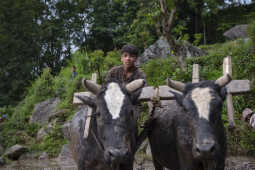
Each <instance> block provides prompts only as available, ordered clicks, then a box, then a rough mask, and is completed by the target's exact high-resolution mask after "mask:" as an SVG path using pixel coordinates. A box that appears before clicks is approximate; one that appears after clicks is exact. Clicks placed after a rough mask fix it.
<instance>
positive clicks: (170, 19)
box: [167, 7, 176, 33]
mask: <svg viewBox="0 0 255 170" xmlns="http://www.w3.org/2000/svg"><path fill="white" fill-rule="evenodd" d="M175 14H176V7H174V8H173V9H172V11H171V14H170V17H169V19H168V22H167V32H168V33H170V32H171V29H172V26H173V23H174V17H175Z"/></svg>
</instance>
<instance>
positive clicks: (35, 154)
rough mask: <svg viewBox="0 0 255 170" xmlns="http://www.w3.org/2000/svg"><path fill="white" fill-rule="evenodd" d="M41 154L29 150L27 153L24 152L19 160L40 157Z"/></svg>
mask: <svg viewBox="0 0 255 170" xmlns="http://www.w3.org/2000/svg"><path fill="white" fill-rule="evenodd" d="M39 156H40V155H39V153H38V152H32V153H30V152H27V153H24V154H22V155H21V156H20V157H19V161H22V160H33V159H38V157H39Z"/></svg>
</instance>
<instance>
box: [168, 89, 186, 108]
mask: <svg viewBox="0 0 255 170" xmlns="http://www.w3.org/2000/svg"><path fill="white" fill-rule="evenodd" d="M170 92H171V93H173V94H174V97H175V100H176V102H177V103H178V104H179V105H180V106H183V104H182V101H183V98H184V97H183V95H182V94H181V93H178V92H175V91H173V90H170Z"/></svg>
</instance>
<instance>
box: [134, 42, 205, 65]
mask: <svg viewBox="0 0 255 170" xmlns="http://www.w3.org/2000/svg"><path fill="white" fill-rule="evenodd" d="M176 43H178V42H176ZM170 54H171V47H170V45H169V44H168V42H167V40H166V38H164V37H160V39H159V40H158V41H156V42H155V43H154V44H152V45H151V46H149V48H147V49H145V51H144V52H143V54H142V55H141V56H140V57H139V58H138V59H137V62H136V64H137V65H138V66H140V65H141V64H144V63H146V62H147V61H149V60H151V59H159V58H167V57H169V56H170ZM178 55H182V56H184V57H185V58H186V57H192V56H194V57H197V56H203V55H205V52H204V51H203V50H201V49H199V48H197V47H195V46H193V45H192V44H191V43H189V42H187V41H183V42H182V48H180V51H179V52H178Z"/></svg>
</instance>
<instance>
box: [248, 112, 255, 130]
mask: <svg viewBox="0 0 255 170" xmlns="http://www.w3.org/2000/svg"><path fill="white" fill-rule="evenodd" d="M249 123H250V125H251V127H253V128H254V129H255V114H253V115H252V116H251V118H250V122H249Z"/></svg>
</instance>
